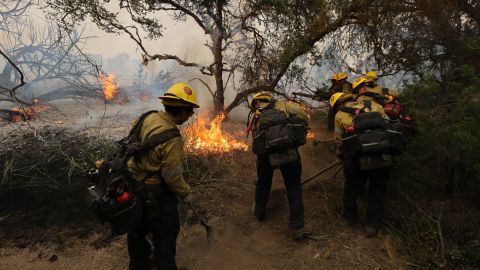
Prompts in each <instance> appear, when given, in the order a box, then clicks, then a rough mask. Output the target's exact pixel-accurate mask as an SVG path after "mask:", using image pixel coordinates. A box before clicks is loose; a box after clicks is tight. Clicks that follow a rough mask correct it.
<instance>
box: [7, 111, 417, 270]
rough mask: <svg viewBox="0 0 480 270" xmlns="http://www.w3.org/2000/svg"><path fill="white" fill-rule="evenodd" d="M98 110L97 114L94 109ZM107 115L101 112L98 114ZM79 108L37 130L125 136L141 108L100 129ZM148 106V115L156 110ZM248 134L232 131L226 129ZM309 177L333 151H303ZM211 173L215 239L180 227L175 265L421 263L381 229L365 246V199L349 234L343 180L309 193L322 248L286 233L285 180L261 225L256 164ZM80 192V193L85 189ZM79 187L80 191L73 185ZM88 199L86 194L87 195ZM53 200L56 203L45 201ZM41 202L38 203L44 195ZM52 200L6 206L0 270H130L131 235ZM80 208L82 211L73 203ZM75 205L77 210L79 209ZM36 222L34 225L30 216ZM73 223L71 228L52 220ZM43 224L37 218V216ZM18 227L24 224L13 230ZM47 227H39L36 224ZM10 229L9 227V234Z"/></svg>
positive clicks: (317, 124) (313, 186)
mask: <svg viewBox="0 0 480 270" xmlns="http://www.w3.org/2000/svg"><path fill="white" fill-rule="evenodd" d="M97 107H98V106H97ZM100 107H101V106H100ZM94 108H95V107H86V106H84V105H79V104H78V103H67V102H63V103H59V104H57V106H56V107H55V109H52V110H51V111H50V112H49V113H48V114H45V115H44V116H43V117H42V119H38V120H37V122H38V123H36V125H41V124H43V125H46V124H48V125H59V126H69V127H75V128H82V129H88V130H91V132H98V133H99V134H105V135H106V136H112V137H115V138H118V137H121V136H122V134H124V133H125V131H126V130H127V129H128V125H129V123H130V121H131V120H132V119H134V118H135V116H136V115H138V114H139V113H140V112H142V111H146V110H147V109H145V108H136V109H135V110H132V109H127V108H125V109H121V108H120V109H116V110H112V111H110V112H108V113H107V116H106V117H105V118H103V120H102V123H101V127H100V123H99V121H97V120H95V119H97V118H98V116H99V115H102V114H103V111H102V109H103V108H101V109H99V108H97V109H96V110H94ZM150 108H152V107H150ZM324 121H325V120H324V118H323V117H321V116H317V117H314V118H313V128H314V132H315V136H316V138H317V139H328V138H329V137H331V135H329V134H326V133H325V132H324V131H323V130H324ZM2 125H3V127H2V133H5V132H7V129H8V132H13V131H14V130H15V129H18V128H19V127H18V126H15V125H21V124H9V123H7V124H5V123H4V124H2ZM240 128H242V129H243V128H244V127H243V126H240V124H238V123H227V125H226V129H227V130H238V129H240ZM301 155H302V163H303V178H304V179H305V178H307V177H309V176H311V175H313V174H315V173H316V172H318V171H320V170H321V169H322V168H323V167H325V166H327V165H329V164H330V163H332V162H333V161H334V160H335V156H334V154H333V153H332V152H331V151H330V150H329V145H328V144H320V145H318V146H316V147H313V145H312V142H308V143H307V145H305V146H304V147H302V148H301ZM200 159H201V160H203V161H202V162H203V163H204V164H208V166H212V168H210V169H211V170H212V171H213V173H212V175H211V176H210V177H209V179H206V180H204V185H200V184H197V185H194V186H193V189H194V190H195V193H196V195H197V198H198V201H199V204H200V205H201V206H203V208H204V209H205V213H206V214H208V216H209V218H210V220H211V223H212V224H213V225H214V228H215V234H214V237H213V239H212V241H210V243H208V242H207V241H206V238H205V232H204V231H203V228H202V227H201V226H200V225H198V224H189V223H187V222H185V223H182V228H181V232H180V235H179V238H178V249H177V262H178V266H179V267H185V268H186V269H232V270H233V269H252V270H256V269H258V270H268V269H410V268H414V267H415V264H414V263H413V262H411V261H410V259H409V258H408V257H407V256H406V255H405V252H404V251H402V240H401V239H398V238H396V237H395V236H394V235H393V234H390V233H389V232H388V231H387V230H382V231H381V232H380V235H379V236H378V237H377V238H373V239H367V238H366V237H365V235H364V231H363V219H362V217H363V214H364V203H363V202H362V201H360V213H359V214H360V215H359V217H360V218H359V221H358V222H357V224H356V225H355V226H353V227H347V226H346V225H344V224H343V223H342V220H341V219H340V211H341V197H342V186H343V184H342V182H343V174H342V172H339V173H338V174H337V175H334V174H335V171H337V170H336V169H333V170H331V171H329V172H327V173H325V174H323V175H322V176H320V177H318V178H317V179H316V180H314V181H311V182H310V183H308V184H306V185H305V186H304V189H303V191H304V193H303V194H304V204H305V218H306V221H307V223H308V224H310V225H311V226H312V228H313V229H314V231H315V233H316V234H318V235H319V236H320V238H319V240H309V241H304V242H301V243H298V242H294V241H292V240H291V238H290V235H289V230H288V220H287V218H288V205H287V199H286V193H285V189H284V187H283V180H282V177H281V175H280V174H279V172H276V173H275V175H274V181H273V182H274V185H273V188H272V192H271V197H270V201H269V205H268V209H267V211H268V212H267V220H266V221H264V222H258V221H256V220H255V219H254V218H253V216H252V214H251V209H252V205H253V193H254V179H255V156H254V154H253V153H251V152H235V153H230V154H226V155H223V156H213V157H202V158H200ZM79 186H81V185H79ZM75 188H76V187H75ZM82 194H84V193H82ZM49 196H50V197H49ZM40 197H42V196H40ZM55 198H56V197H55V193H52V194H50V195H49V194H46V195H45V196H44V197H42V199H39V200H38V203H36V204H35V205H31V204H29V203H26V204H25V205H24V208H22V207H20V206H18V205H17V204H16V207H15V210H12V209H11V208H9V206H8V205H9V202H10V203H13V202H12V201H14V200H15V198H4V199H3V200H2V201H0V204H1V203H3V205H2V206H1V207H0V227H2V226H3V229H1V228H0V240H1V241H2V242H3V243H0V269H127V266H128V255H127V251H126V239H125V237H117V238H113V239H109V238H108V233H107V231H108V229H107V228H105V227H103V226H101V225H99V224H97V223H96V222H95V220H93V218H92V216H91V215H89V214H88V211H87V210H86V205H87V204H86V203H84V204H79V203H78V202H79V201H81V200H75V199H74V197H71V198H72V202H68V201H65V200H64V199H61V198H60V197H58V198H57V199H55ZM49 199H51V200H56V201H57V203H58V208H57V209H54V210H51V211H50V212H48V211H47V210H45V209H43V210H38V209H41V204H42V200H49ZM76 203H77V204H76ZM76 205H77V206H78V208H79V209H80V210H78V209H75V208H76ZM32 215H33V216H35V215H38V217H37V219H33V218H31V216H32ZM60 215H69V216H73V219H72V220H68V222H65V223H58V222H57V223H56V222H54V220H56V219H57V218H59V217H60ZM40 216H41V217H40ZM16 224H18V226H16ZM40 224H41V225H40ZM7 225H8V226H7Z"/></svg>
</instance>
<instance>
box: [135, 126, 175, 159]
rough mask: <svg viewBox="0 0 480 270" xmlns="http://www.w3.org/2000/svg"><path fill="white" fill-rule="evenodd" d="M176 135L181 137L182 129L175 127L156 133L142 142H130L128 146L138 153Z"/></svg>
mask: <svg viewBox="0 0 480 270" xmlns="http://www.w3.org/2000/svg"><path fill="white" fill-rule="evenodd" d="M175 137H180V130H178V128H175V127H174V128H171V129H167V130H165V131H162V132H160V133H157V134H154V135H152V136H150V137H148V138H147V139H146V140H145V141H143V142H141V143H133V144H130V145H129V146H128V149H129V150H130V151H131V152H132V154H133V155H137V154H138V153H140V152H143V151H147V150H150V149H151V148H153V147H155V146H157V145H159V144H162V143H164V142H167V141H169V140H171V139H173V138H175Z"/></svg>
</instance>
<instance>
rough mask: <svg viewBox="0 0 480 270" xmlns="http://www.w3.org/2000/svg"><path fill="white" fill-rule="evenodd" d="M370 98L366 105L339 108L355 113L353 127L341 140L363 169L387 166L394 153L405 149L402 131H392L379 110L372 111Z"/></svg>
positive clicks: (344, 149) (344, 147) (365, 102)
mask: <svg viewBox="0 0 480 270" xmlns="http://www.w3.org/2000/svg"><path fill="white" fill-rule="evenodd" d="M367 108H368V109H371V101H370V100H364V107H363V108H360V109H358V108H350V107H340V108H339V111H343V112H346V113H349V114H353V115H354V118H353V130H352V131H350V132H347V133H346V134H345V135H344V138H343V139H342V148H343V152H344V154H345V156H347V157H353V158H358V161H359V165H360V169H361V170H372V169H380V168H388V167H390V166H391V165H392V158H391V156H392V155H393V154H395V153H397V152H399V151H401V150H402V149H403V148H404V140H403V134H402V133H401V132H400V131H397V130H393V129H392V128H390V127H389V125H388V124H387V123H386V122H385V120H384V119H383V117H382V115H381V114H380V113H379V112H371V111H367V110H366V109H367Z"/></svg>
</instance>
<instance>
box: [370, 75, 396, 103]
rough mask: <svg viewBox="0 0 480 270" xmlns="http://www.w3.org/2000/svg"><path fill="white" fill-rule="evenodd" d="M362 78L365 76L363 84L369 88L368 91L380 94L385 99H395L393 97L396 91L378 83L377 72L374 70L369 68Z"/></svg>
mask: <svg viewBox="0 0 480 270" xmlns="http://www.w3.org/2000/svg"><path fill="white" fill-rule="evenodd" d="M363 78H365V85H366V86H367V88H368V89H369V90H368V91H369V92H372V93H377V94H380V95H382V96H383V97H384V98H385V99H387V100H388V99H390V100H392V99H395V97H396V96H397V91H395V90H393V89H388V88H383V87H381V86H380V85H379V84H378V76H377V72H375V71H374V70H370V71H369V72H367V74H365V76H364V77H363Z"/></svg>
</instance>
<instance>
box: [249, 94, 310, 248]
mask: <svg viewBox="0 0 480 270" xmlns="http://www.w3.org/2000/svg"><path fill="white" fill-rule="evenodd" d="M249 106H250V108H251V110H252V113H253V114H254V117H253V119H252V120H251V121H249V122H250V123H249V129H248V131H249V130H252V131H253V132H252V133H253V136H252V137H253V143H252V150H253V152H254V153H255V154H256V156H257V162H256V163H257V181H256V184H255V206H254V215H255V217H256V218H257V220H259V221H264V220H265V218H266V217H267V201H268V197H269V194H270V189H271V187H272V177H273V171H274V169H276V168H278V169H280V171H281V172H282V176H283V180H284V183H285V187H286V190H287V197H288V205H289V209H290V217H289V227H290V230H291V232H292V236H293V238H294V239H295V240H300V239H302V238H304V237H306V236H308V235H309V234H311V233H312V232H311V228H310V226H305V222H304V208H303V199H302V183H301V175H302V162H301V159H300V155H299V153H298V148H299V147H300V146H301V145H303V144H305V142H306V135H307V131H308V129H309V128H310V123H309V122H310V119H309V116H308V114H307V113H306V112H305V111H304V110H303V109H302V108H301V107H300V106H298V105H296V104H295V103H292V102H287V101H284V100H276V99H274V98H273V97H272V95H270V94H268V93H258V94H256V95H254V97H253V99H252V101H251V102H250V104H249Z"/></svg>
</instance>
